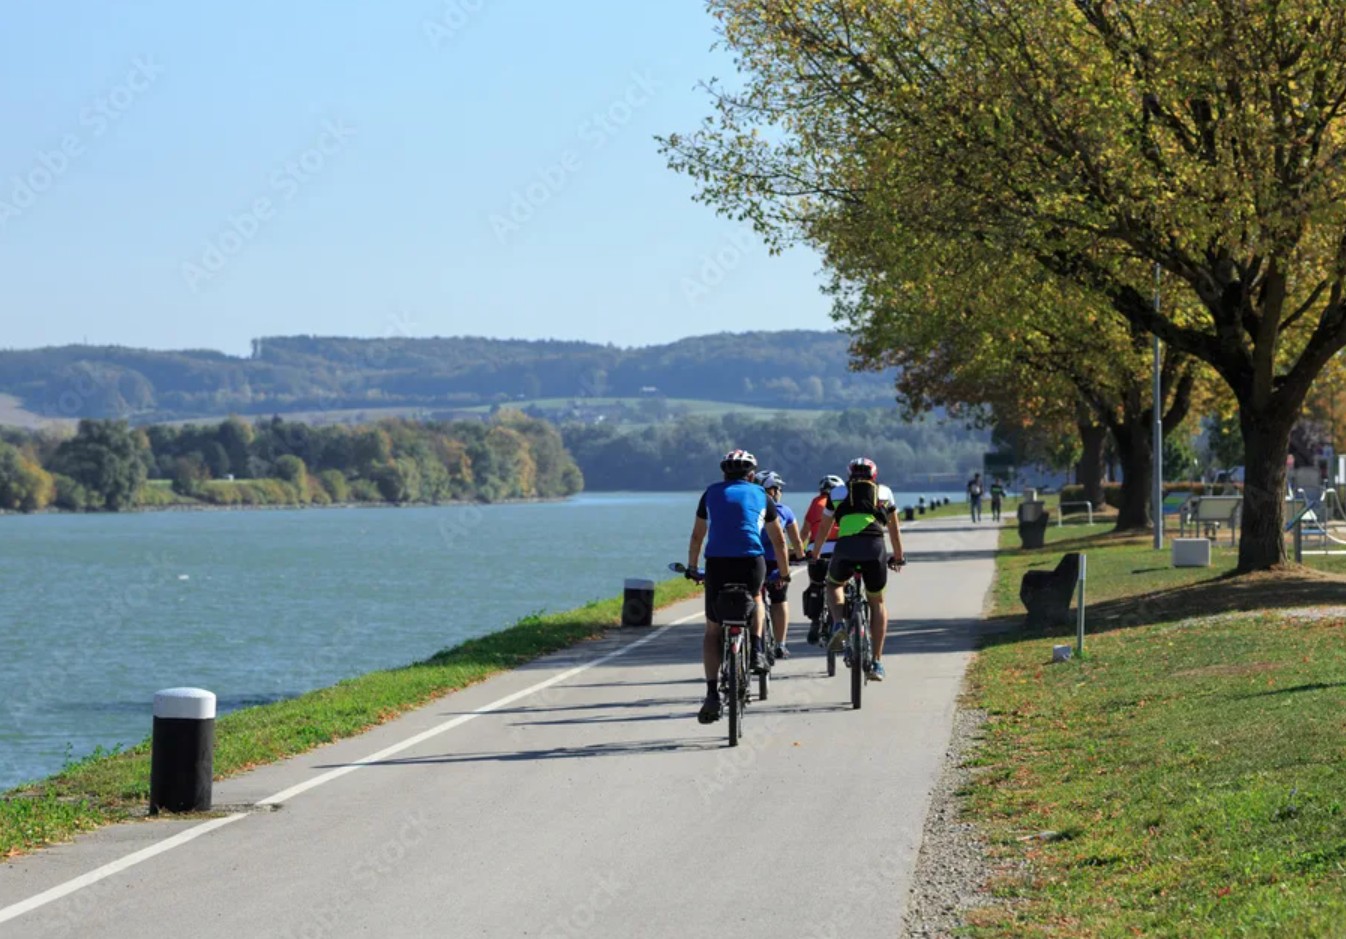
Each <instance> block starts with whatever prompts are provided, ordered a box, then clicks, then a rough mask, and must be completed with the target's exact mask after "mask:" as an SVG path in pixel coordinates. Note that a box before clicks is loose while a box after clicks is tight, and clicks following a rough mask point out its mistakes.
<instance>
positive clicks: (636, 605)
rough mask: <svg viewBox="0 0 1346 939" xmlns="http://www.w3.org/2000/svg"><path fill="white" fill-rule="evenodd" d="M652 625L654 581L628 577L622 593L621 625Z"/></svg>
mask: <svg viewBox="0 0 1346 939" xmlns="http://www.w3.org/2000/svg"><path fill="white" fill-rule="evenodd" d="M653 623H654V581H652V580H643V579H641V578H637V577H628V578H627V579H626V583H625V585H624V590H623V591H622V625H623V626H650V625H652V624H653Z"/></svg>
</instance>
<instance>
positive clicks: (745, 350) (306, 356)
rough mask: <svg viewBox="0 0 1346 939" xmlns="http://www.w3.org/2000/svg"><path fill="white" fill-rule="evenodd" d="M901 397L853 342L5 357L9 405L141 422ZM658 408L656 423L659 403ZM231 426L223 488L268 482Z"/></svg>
mask: <svg viewBox="0 0 1346 939" xmlns="http://www.w3.org/2000/svg"><path fill="white" fill-rule="evenodd" d="M891 385H892V376H891V374H887V375H876V374H855V373H852V372H850V371H849V370H848V368H847V339H846V337H845V336H843V335H841V334H838V333H827V332H811V331H793V332H774V333H767V332H751V333H744V334H739V335H732V336H731V335H730V334H727V333H725V334H720V335H715V336H702V337H696V338H690V339H683V340H680V341H678V342H674V343H670V344H667V345H661V346H650V347H644V348H636V349H619V348H616V347H615V346H610V345H599V344H596V343H586V342H557V341H546V340H544V341H525V340H498V339H479V338H472V337H455V338H443V339H410V338H408V339H372V340H365V339H340V338H319V337H311V336H292V337H270V338H266V339H260V340H257V342H256V350H255V354H254V355H253V356H252V357H251V358H234V357H231V356H227V355H222V354H219V353H213V352H205V351H190V352H154V351H149V350H140V349H126V348H120V347H93V346H65V347H61V348H51V349H38V350H22V351H0V393H10V394H14V395H16V396H18V397H19V398H21V399H23V400H24V402H25V403H26V404H27V406H28V407H29V408H30V409H31V410H34V411H38V412H40V413H43V414H59V415H61V416H68V415H70V414H72V413H74V414H76V415H78V416H81V417H113V418H125V417H130V416H135V417H136V419H137V420H138V421H146V420H150V419H153V420H169V419H173V418H178V417H193V416H200V415H212V414H221V413H225V412H230V411H232V412H236V413H238V414H257V413H274V412H275V411H278V410H286V411H308V410H334V409H358V408H364V407H370V406H377V407H409V408H418V409H424V408H429V409H434V410H438V411H451V410H455V409H458V408H464V407H473V406H479V405H490V404H493V403H496V402H509V401H514V400H517V399H519V398H522V397H527V398H538V397H547V398H553V397H555V398H566V399H578V400H583V399H585V398H593V397H596V396H601V395H603V394H612V395H620V396H623V397H633V398H635V397H639V396H642V395H648V392H644V391H643V390H642V389H645V388H650V387H654V388H657V389H658V395H660V396H667V397H672V398H679V397H696V398H702V397H709V398H714V399H716V400H723V401H731V402H736V403H741V404H750V405H761V406H767V407H799V406H805V405H817V404H821V403H827V404H831V405H834V406H874V405H879V404H883V403H886V402H887V401H888V400H889V399H890V398H891V390H890V389H891ZM820 395H825V397H820ZM648 407H649V409H650V410H651V412H652V413H653V412H657V411H658V410H659V407H660V405H659V399H658V397H655V398H651V399H650V403H649V404H648ZM233 420H234V421H235V423H234V424H233V427H232V429H231V431H230V432H228V433H227V434H224V435H222V436H221V439H220V441H219V443H220V446H221V447H222V449H223V450H224V454H225V455H224V457H223V458H221V457H220V456H219V455H218V454H213V453H207V452H204V451H203V453H202V456H203V458H204V459H205V462H206V464H207V466H208V467H209V468H210V470H211V472H212V474H213V475H214V476H215V477H216V478H220V477H222V476H224V475H226V474H227V473H233V474H234V475H235V476H239V477H242V476H245V475H246V476H257V475H265V471H264V470H259V469H258V468H256V467H249V466H248V465H247V463H246V457H245V456H244V451H245V450H246V449H248V448H249V447H251V445H252V441H251V440H249V439H248V434H247V430H248V424H246V423H244V422H242V421H240V420H238V419H236V418H235V419H233ZM372 462H382V461H381V460H377V459H375V460H373V461H372ZM312 465H313V464H312V463H311V462H310V466H312Z"/></svg>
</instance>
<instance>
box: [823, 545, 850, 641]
mask: <svg viewBox="0 0 1346 939" xmlns="http://www.w3.org/2000/svg"><path fill="white" fill-rule="evenodd" d="M844 553H845V552H844V551H843V550H842V549H841V542H837V547H836V549H834V550H833V551H832V559H831V560H830V561H828V562H827V577H826V578H825V580H824V583H825V584H826V597H827V613H828V615H829V616H830V617H831V618H832V625H833V626H834V627H835V626H836V624H837V623H840V622H841V619H842V617H843V615H844V610H843V607H844V606H845V603H846V595H845V588H846V581H847V580H849V579H850V576H851V570H853V568H851V569H848V568H847V567H846V559H845V558H844V557H843V555H844Z"/></svg>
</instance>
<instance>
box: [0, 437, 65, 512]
mask: <svg viewBox="0 0 1346 939" xmlns="http://www.w3.org/2000/svg"><path fill="white" fill-rule="evenodd" d="M55 496H56V484H55V482H54V481H53V480H52V477H51V474H50V473H48V472H47V471H46V470H44V469H43V468H42V467H41V466H38V465H37V462H36V461H35V460H33V459H32V458H31V457H29V456H28V455H26V454H24V453H23V452H22V451H20V450H19V449H18V448H17V447H14V446H12V445H11V444H8V443H5V442H3V441H0V509H9V510H10V511H19V512H36V511H38V510H39V509H45V508H46V507H47V506H48V505H50V504H51V501H52V499H53V498H55Z"/></svg>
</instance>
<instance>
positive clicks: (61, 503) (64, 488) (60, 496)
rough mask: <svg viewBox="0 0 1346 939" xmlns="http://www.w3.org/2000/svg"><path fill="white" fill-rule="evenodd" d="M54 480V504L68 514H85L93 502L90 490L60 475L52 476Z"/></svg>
mask: <svg viewBox="0 0 1346 939" xmlns="http://www.w3.org/2000/svg"><path fill="white" fill-rule="evenodd" d="M52 480H53V481H54V482H55V484H56V496H55V498H54V499H53V500H52V504H53V505H55V506H56V507H57V508H58V509H65V510H66V511H68V512H83V511H84V510H85V509H87V508H88V507H89V503H90V501H91V500H90V498H89V490H87V489H85V488H84V487H83V486H81V485H80V484H79V483H77V482H75V481H74V480H73V479H71V478H70V477H69V476H63V475H61V474H60V473H54V474H52ZM145 488H146V489H149V488H150V487H148V486H146V487H145Z"/></svg>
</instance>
